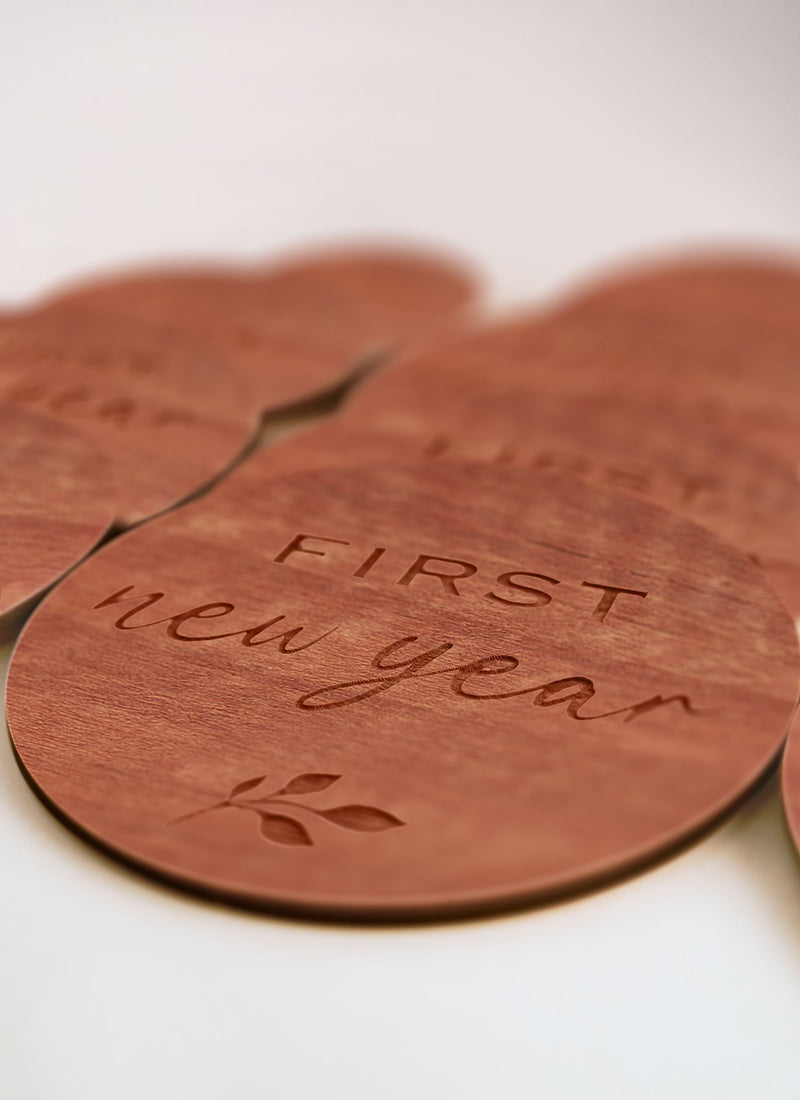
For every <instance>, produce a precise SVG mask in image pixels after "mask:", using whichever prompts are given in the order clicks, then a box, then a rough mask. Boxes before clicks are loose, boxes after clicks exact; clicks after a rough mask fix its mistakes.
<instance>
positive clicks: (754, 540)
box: [217, 390, 800, 617]
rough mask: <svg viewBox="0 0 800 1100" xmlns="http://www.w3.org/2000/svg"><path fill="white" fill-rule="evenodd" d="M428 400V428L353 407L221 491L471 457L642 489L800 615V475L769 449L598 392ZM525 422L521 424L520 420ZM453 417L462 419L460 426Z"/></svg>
mask: <svg viewBox="0 0 800 1100" xmlns="http://www.w3.org/2000/svg"><path fill="white" fill-rule="evenodd" d="M437 408H438V406H437V405H436V403H435V402H429V403H428V404H427V405H426V411H427V413H428V414H429V416H430V420H431V426H429V427H428V428H427V430H417V431H404V430H403V426H404V424H405V423H406V421H405V419H404V410H403V409H402V408H400V409H399V410H398V414H397V419H396V421H395V420H394V419H392V418H390V417H389V416H388V415H387V416H386V417H385V418H384V419H383V420H382V421H380V422H379V423H378V424H377V425H376V426H372V427H365V426H362V421H361V418H360V416H358V415H356V414H353V413H351V414H350V415H349V416H347V417H337V418H335V419H333V420H331V421H324V422H322V423H319V424H315V425H312V426H311V427H309V428H307V429H305V430H302V431H300V432H297V433H296V434H294V435H292V436H289V437H288V438H286V439H283V440H281V441H279V442H278V443H276V444H275V445H274V446H272V447H269V448H266V449H265V450H262V451H260V452H259V453H257V454H256V455H254V456H253V457H252V458H250V459H249V460H248V461H247V462H246V463H244V464H243V465H242V466H241V467H240V468H239V469H238V470H237V471H235V472H234V473H233V474H232V475H231V477H230V478H229V479H228V480H227V481H225V482H223V483H222V484H221V486H220V487H219V488H218V490H217V493H219V494H221V495H226V494H228V493H233V494H238V493H241V492H242V491H243V487H244V485H246V484H249V485H250V486H251V491H252V492H253V493H259V492H261V483H263V482H264V481H265V480H267V479H268V478H270V477H278V476H285V475H286V474H290V473H294V472H297V471H300V470H310V469H323V470H324V469H331V468H335V467H340V468H341V467H347V466H356V465H357V466H366V467H372V466H374V465H376V464H395V465H396V464H398V463H400V464H402V463H404V462H408V461H411V460H427V461H428V462H429V463H430V466H431V469H432V470H434V471H435V470H436V469H437V468H438V465H439V464H440V463H441V462H443V461H449V460H452V459H469V460H474V461H481V462H488V463H491V464H492V465H495V466H497V467H499V468H501V469H505V468H508V467H510V466H511V467H516V468H518V469H521V470H527V471H530V472H531V473H533V474H535V473H536V472H537V471H540V470H545V471H548V470H549V471H551V472H554V473H559V474H567V475H575V476H577V477H581V478H583V479H584V480H586V481H589V482H590V483H592V484H596V485H604V486H606V487H608V488H613V489H619V490H621V491H623V492H627V493H631V494H633V495H635V496H640V497H644V498H645V499H647V500H650V501H652V502H653V503H655V504H659V505H661V506H662V507H664V508H667V509H669V510H671V511H675V512H678V513H679V514H680V515H683V516H685V517H686V518H687V519H691V520H694V521H695V522H696V523H701V524H703V525H704V526H706V527H708V528H709V529H710V530H712V531H714V532H715V533H716V534H717V535H719V537H720V538H721V539H723V540H724V541H727V542H730V543H731V544H732V545H734V546H738V547H739V549H740V550H742V551H744V552H745V553H746V554H747V555H748V556H749V557H750V558H751V560H752V561H753V562H754V563H755V564H757V565H759V566H760V567H761V568H762V569H764V570H765V572H766V574H767V577H768V579H769V582H770V583H771V584H772V586H773V587H774V588H775V590H776V592H777V593H778V595H779V596H780V597H781V599H782V600H783V602H784V604H785V605H786V608H787V609H788V610H789V612H790V613H791V614H792V615H793V616H796V617H797V616H800V483H798V480H797V476H796V474H795V472H794V471H793V470H792V469H791V467H789V466H787V465H785V464H784V463H782V462H780V461H779V460H778V459H776V458H775V457H774V456H773V455H771V454H770V453H769V452H768V451H764V450H760V449H758V448H756V447H752V446H746V445H745V446H743V445H742V444H741V443H740V441H739V440H738V438H737V437H736V436H735V435H731V434H729V433H725V432H722V431H719V430H715V429H713V428H711V427H709V426H707V425H705V424H704V423H703V422H702V420H698V419H697V418H690V417H689V416H688V415H687V413H686V410H685V409H684V410H682V411H681V410H677V409H675V408H674V407H673V408H671V407H669V406H667V405H664V404H661V405H660V406H659V407H658V408H655V409H654V408H651V407H650V406H649V405H648V404H647V403H644V402H641V401H638V402H637V401H633V400H631V399H627V400H626V399H622V400H620V399H619V398H618V397H617V396H615V395H610V394H605V393H596V394H590V395H587V396H583V397H578V398H575V399H573V400H569V401H553V400H550V401H548V400H546V399H542V398H541V397H538V396H536V395H534V394H531V392H530V391H522V392H521V393H520V394H517V395H514V396H513V399H511V400H509V399H508V398H506V397H505V396H504V395H502V394H500V395H498V394H496V393H495V392H494V391H491V390H490V391H489V392H488V393H487V395H486V396H485V398H484V400H483V401H482V402H481V404H480V406H478V405H476V406H474V410H473V411H474V412H475V413H476V414H477V420H476V421H475V422H473V421H472V420H471V419H470V417H469V415H468V413H469V411H470V410H463V412H464V414H465V415H464V421H463V423H462V424H461V425H457V421H458V417H451V416H448V415H446V414H448V413H449V414H452V413H453V412H454V405H453V404H449V405H448V404H446V403H445V405H444V406H443V407H442V409H441V412H442V420H443V421H444V423H439V424H437V423H436V421H437V419H438V417H437V416H436V415H435V413H436V410H437ZM520 420H521V423H520V422H519V421H520ZM454 422H455V424H454Z"/></svg>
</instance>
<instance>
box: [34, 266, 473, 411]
mask: <svg viewBox="0 0 800 1100" xmlns="http://www.w3.org/2000/svg"><path fill="white" fill-rule="evenodd" d="M475 293H476V292H475V283H474V280H473V278H472V276H471V274H470V273H468V272H467V271H466V270H465V269H464V268H462V267H460V266H457V265H456V264H454V263H451V262H448V261H446V260H444V259H443V258H441V257H438V256H434V255H430V254H426V253H421V252H419V253H418V252H403V251H398V250H379V249H363V250H355V249H351V250H346V251H341V252H332V253H325V252H318V253H314V254H310V255H308V256H306V257H301V258H298V259H297V260H295V261H291V262H286V263H283V264H275V265H272V266H270V267H264V268H257V269H253V270H250V271H244V270H240V271H237V270H236V269H232V268H230V269H225V268H222V267H218V268H206V269H197V270H193V269H173V270H170V269H162V270H154V271H153V270H151V271H143V272H139V273H135V272H134V273H131V274H130V275H129V276H127V277H124V276H123V277H120V278H116V279H105V280H101V281H99V282H96V283H92V284H89V285H87V286H84V287H79V288H76V289H74V290H72V291H71V292H66V293H65V294H62V295H61V296H59V297H58V298H57V299H55V300H54V301H52V302H51V303H50V304H49V306H47V307H46V308H47V311H48V312H58V313H64V312H67V313H69V312H70V311H71V310H72V309H74V308H75V307H80V308H82V309H86V308H90V309H92V310H96V311H99V312H101V313H103V314H110V315H113V316H122V317H125V318H127V319H128V320H138V321H144V322H146V323H148V324H151V325H155V326H157V327H158V328H160V329H161V331H167V332H169V333H170V334H172V335H174V336H177V337H180V338H183V337H188V338H190V339H192V340H195V341H197V342H198V343H201V344H203V345H205V346H207V347H209V348H210V349H212V350H213V351H214V352H216V353H217V354H219V355H220V356H221V357H223V358H224V359H225V360H226V361H227V362H229V363H230V364H231V367H232V369H234V370H235V371H236V372H237V374H238V375H239V376H240V377H241V378H242V379H243V380H244V382H245V383H246V385H247V386H248V388H249V390H250V392H251V394H252V399H253V400H254V402H255V403H256V405H257V407H258V408H259V409H266V408H272V409H274V408H279V407H282V406H286V405H290V404H294V403H297V402H299V401H302V400H306V399H308V398H310V397H314V396H316V395H318V394H320V393H322V392H325V391H327V390H330V389H332V388H333V387H334V386H336V385H338V384H340V383H341V382H342V381H343V380H344V379H345V378H346V377H347V375H348V374H350V373H352V372H353V371H354V370H355V369H356V368H357V367H358V366H360V365H362V363H363V362H364V361H365V360H366V359H368V358H369V357H370V356H372V355H376V354H381V353H383V354H386V353H387V352H388V351H390V350H392V349H393V348H394V347H395V345H398V344H403V345H405V346H413V345H414V343H415V342H416V341H418V340H420V339H426V338H432V337H435V336H439V335H440V334H441V333H442V332H444V331H446V330H447V329H448V328H450V327H453V326H454V325H455V324H456V323H457V322H458V321H460V320H462V319H463V316H464V315H465V313H466V310H467V308H468V307H469V306H471V305H472V304H473V301H474V298H475Z"/></svg>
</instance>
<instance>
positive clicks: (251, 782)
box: [228, 775, 267, 798]
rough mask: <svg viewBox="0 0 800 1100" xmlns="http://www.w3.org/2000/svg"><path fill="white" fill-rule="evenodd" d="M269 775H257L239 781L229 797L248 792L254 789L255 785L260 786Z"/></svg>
mask: <svg viewBox="0 0 800 1100" xmlns="http://www.w3.org/2000/svg"><path fill="white" fill-rule="evenodd" d="M266 778H267V777H266V776H265V775H257V776H256V777H255V779H245V780H243V782H241V783H237V784H236V786H235V787H234V788H233V790H232V791H231V793H230V794H229V795H228V798H236V796H237V795H240V794H246V793H247V792H248V791H252V790H253V789H254V788H255V787H258V786H259V785H260V784H261V783H263V782H264V780H265V779H266Z"/></svg>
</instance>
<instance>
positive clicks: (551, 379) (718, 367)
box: [350, 306, 800, 466]
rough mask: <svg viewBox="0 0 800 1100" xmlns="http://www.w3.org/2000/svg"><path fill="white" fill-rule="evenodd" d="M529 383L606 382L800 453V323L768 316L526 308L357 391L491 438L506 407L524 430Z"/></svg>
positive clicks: (753, 440) (400, 411) (376, 415)
mask: <svg viewBox="0 0 800 1100" xmlns="http://www.w3.org/2000/svg"><path fill="white" fill-rule="evenodd" d="M520 391H525V393H526V394H527V398H526V399H527V401H528V402H533V401H539V400H544V401H545V402H546V401H547V400H548V399H552V398H554V397H559V398H562V399H573V398H576V397H580V396H581V395H583V394H586V393H590V392H598V391H600V392H602V391H605V392H606V393H610V394H614V395H618V396H619V397H620V398H621V399H631V400H635V401H640V402H649V403H650V404H651V405H652V406H653V407H656V408H658V407H659V406H661V405H663V404H667V405H671V406H675V407H677V408H679V409H680V410H681V413H682V415H684V416H686V417H688V418H699V419H701V420H702V422H703V423H705V424H707V425H709V426H713V427H714V428H717V429H719V430H721V431H724V432H728V433H734V432H735V433H736V434H737V435H738V436H739V438H740V439H741V440H742V441H743V442H747V443H750V444H753V445H755V446H760V447H762V448H763V449H766V450H770V451H772V452H773V453H775V454H776V455H778V456H779V457H780V458H781V459H782V460H783V461H786V462H788V463H790V464H791V465H792V466H797V465H798V463H799V462H800V448H799V447H798V442H797V440H798V430H797V429H798V412H797V410H798V408H800V326H798V330H797V331H796V332H793V331H792V330H791V329H790V328H789V326H788V325H784V326H780V325H778V324H776V325H775V326H772V325H771V324H770V323H769V319H768V318H767V317H765V318H763V319H762V323H761V325H760V326H756V324H755V323H754V322H753V323H751V324H749V325H747V326H743V327H741V328H737V327H736V326H735V325H733V324H730V325H725V324H722V323H719V324H711V323H708V321H707V320H706V319H703V318H698V319H697V320H696V323H695V322H691V323H690V322H689V321H688V320H686V319H685V318H684V317H682V316H678V317H672V316H668V315H665V316H663V317H660V316H658V315H657V314H655V313H654V314H652V315H647V316H646V317H644V316H637V315H634V314H626V313H624V312H622V311H614V310H611V309H604V308H600V307H597V308H589V307H586V308H579V307H577V306H574V307H572V308H570V309H566V308H565V309H564V310H563V311H561V312H559V313H557V314H550V315H548V316H546V317H545V316H542V315H533V314H531V315H528V316H525V315H519V316H517V317H515V318H510V319H507V320H506V321H504V322H502V323H499V324H496V325H493V326H491V327H487V328H485V329H483V330H480V331H478V332H476V333H473V334H471V335H469V336H467V337H466V338H463V339H460V340H457V341H453V342H452V343H450V344H448V346H446V347H444V346H443V347H439V348H437V349H435V351H433V352H431V353H429V354H426V355H424V356H421V357H419V358H417V359H416V360H414V359H409V360H407V361H405V362H402V363H400V362H398V363H396V364H394V365H393V366H389V367H388V368H386V370H384V371H383V372H381V373H380V374H378V375H376V376H374V377H372V378H370V379H368V380H367V381H366V383H365V384H364V385H363V387H362V388H361V389H360V390H357V391H356V392H355V393H354V394H353V396H352V401H351V405H350V408H351V409H352V411H353V413H354V414H358V415H359V416H361V417H365V418H369V419H370V421H371V422H373V423H375V422H379V421H381V422H382V421H383V420H384V418H385V420H386V422H387V423H390V424H392V425H394V426H402V427H403V428H404V430H415V431H417V430H419V429H420V425H424V426H425V427H426V428H427V427H429V426H430V424H431V423H432V421H433V418H434V413H433V411H432V410H434V409H436V410H437V415H438V413H439V410H441V414H442V416H443V418H444V426H445V428H446V427H447V425H448V423H450V424H452V425H453V426H454V427H458V428H461V429H464V428H466V427H469V429H470V430H471V431H473V432H474V433H475V434H476V435H477V434H479V433H482V434H483V435H485V436H487V438H489V439H492V438H494V437H496V435H497V431H496V427H497V425H496V424H493V423H492V422H491V421H490V420H489V419H488V418H489V417H490V416H496V415H497V411H498V410H500V415H501V419H502V423H503V424H504V425H508V423H509V422H511V423H514V424H516V425H517V429H518V430H519V431H524V422H525V416H526V409H525V405H524V402H520ZM501 399H503V400H504V401H505V403H506V406H507V407H506V408H502V407H501V405H500V400H501ZM518 403H519V408H516V407H515V406H516V405H517V404H518Z"/></svg>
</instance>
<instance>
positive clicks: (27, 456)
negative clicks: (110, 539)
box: [0, 405, 116, 641]
mask: <svg viewBox="0 0 800 1100" xmlns="http://www.w3.org/2000/svg"><path fill="white" fill-rule="evenodd" d="M115 507H116V500H115V486H114V484H113V481H112V479H111V477H110V476H109V471H108V469H107V467H106V466H105V465H104V464H103V461H102V456H101V455H100V454H98V452H97V451H96V449H95V448H94V447H93V446H92V445H91V444H90V443H89V442H88V441H87V440H86V439H84V438H83V436H81V435H80V434H79V433H78V432H76V431H75V430H74V429H72V428H70V427H68V426H67V425H65V424H61V423H59V422H58V421H57V420H53V419H50V418H48V417H43V416H36V415H34V414H32V413H29V412H27V411H26V410H25V409H20V408H17V407H15V406H6V405H0V641H6V640H7V639H8V638H10V637H11V636H12V634H13V632H14V630H15V629H16V627H17V625H18V622H19V619H20V617H21V616H22V615H23V614H24V613H25V611H27V610H28V609H29V608H30V607H31V605H32V603H33V601H34V600H36V599H37V598H38V597H40V596H41V595H42V593H43V592H45V591H46V590H47V589H48V588H49V587H50V586H51V585H52V584H54V583H55V582H56V581H57V580H58V579H59V578H60V577H62V576H63V575H64V573H66V572H67V570H68V569H71V568H72V566H73V565H75V564H76V563H77V562H78V561H80V559H81V558H82V557H84V556H85V555H86V554H88V553H89V551H90V550H91V549H92V548H93V547H94V546H95V545H96V544H97V542H98V541H99V540H100V539H101V538H102V536H103V534H104V533H105V532H106V531H107V530H108V528H109V527H110V526H111V524H112V522H113V519H114V514H115Z"/></svg>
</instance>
